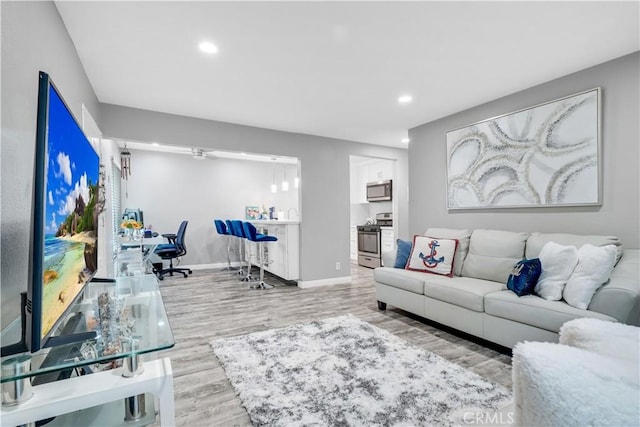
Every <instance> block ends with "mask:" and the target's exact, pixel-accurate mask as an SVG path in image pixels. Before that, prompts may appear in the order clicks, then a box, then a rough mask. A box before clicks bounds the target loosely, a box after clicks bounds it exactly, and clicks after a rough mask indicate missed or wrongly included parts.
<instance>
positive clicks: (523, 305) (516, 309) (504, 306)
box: [484, 291, 615, 332]
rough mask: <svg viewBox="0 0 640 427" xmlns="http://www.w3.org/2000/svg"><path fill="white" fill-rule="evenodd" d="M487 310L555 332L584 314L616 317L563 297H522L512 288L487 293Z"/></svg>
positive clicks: (597, 317)
mask: <svg viewBox="0 0 640 427" xmlns="http://www.w3.org/2000/svg"><path fill="white" fill-rule="evenodd" d="M484 311H485V312H486V313H487V314H489V315H491V316H496V317H501V318H503V319H509V320H513V321H515V322H520V323H524V324H527V325H531V326H535V327H538V328H542V329H546V330H547V331H552V332H559V331H560V327H561V326H562V325H563V324H564V323H565V322H568V321H569V320H573V319H578V318H581V317H593V318H596V319H602V320H611V321H615V319H614V318H613V317H610V316H607V315H606V314H601V313H597V312H594V311H588V310H580V309H579V308H575V307H571V306H570V305H569V304H567V303H565V302H562V301H547V300H545V299H543V298H540V297H538V296H535V295H525V296H523V297H518V296H517V295H516V294H514V293H513V292H511V291H500V292H493V293H490V294H487V295H486V296H485V298H484Z"/></svg>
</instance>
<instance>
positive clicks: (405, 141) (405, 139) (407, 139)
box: [401, 138, 411, 144]
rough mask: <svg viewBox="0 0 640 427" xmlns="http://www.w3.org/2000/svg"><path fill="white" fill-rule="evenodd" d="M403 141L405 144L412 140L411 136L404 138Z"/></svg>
mask: <svg viewBox="0 0 640 427" xmlns="http://www.w3.org/2000/svg"><path fill="white" fill-rule="evenodd" d="M401 141H402V142H404V143H405V144H408V143H409V141H411V140H410V139H409V138H402V140H401Z"/></svg>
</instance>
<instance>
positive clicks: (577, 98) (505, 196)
mask: <svg viewBox="0 0 640 427" xmlns="http://www.w3.org/2000/svg"><path fill="white" fill-rule="evenodd" d="M600 92H601V90H600V88H595V89H591V90H588V91H584V92H580V93H577V94H574V95H570V96H567V97H564V98H560V99H556V100H553V101H549V102H546V103H543V104H540V105H536V106H533V107H530V108H526V109H523V110H519V111H516V112H513V113H509V114H504V115H501V116H498V117H494V118H491V119H487V120H483V121H480V122H477V123H474V124H471V125H469V126H465V127H462V128H459V129H455V130H451V131H449V132H447V134H446V142H447V201H448V203H447V206H448V208H449V209H450V210H453V209H475V208H514V207H551V206H554V207H556V206H588V205H600V204H601V203H602V201H601V200H602V197H601V188H602V187H601V183H600V180H601V178H600V177H601V172H600V171H601V164H600V163H601V160H600V158H601V155H600V144H601V143H600V96H601V94H600Z"/></svg>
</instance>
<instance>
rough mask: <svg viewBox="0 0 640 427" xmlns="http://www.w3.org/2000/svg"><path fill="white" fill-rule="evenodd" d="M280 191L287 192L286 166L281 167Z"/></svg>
mask: <svg viewBox="0 0 640 427" xmlns="http://www.w3.org/2000/svg"><path fill="white" fill-rule="evenodd" d="M281 189H282V191H289V181H287V165H284V166H283V167H282V187H281Z"/></svg>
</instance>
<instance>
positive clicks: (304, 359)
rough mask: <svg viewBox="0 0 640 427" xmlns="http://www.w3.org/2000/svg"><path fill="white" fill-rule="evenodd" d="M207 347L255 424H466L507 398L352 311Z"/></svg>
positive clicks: (499, 390) (502, 390) (503, 391)
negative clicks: (210, 348) (220, 365)
mask: <svg viewBox="0 0 640 427" xmlns="http://www.w3.org/2000/svg"><path fill="white" fill-rule="evenodd" d="M211 346H212V347H213V351H214V352H215V354H216V356H218V359H220V361H221V363H222V365H223V367H224V369H225V372H226V374H227V377H228V378H229V380H230V381H231V384H232V385H233V387H234V388H235V389H236V391H237V393H238V395H239V397H240V400H241V401H242V404H243V405H244V407H245V408H246V409H247V412H248V413H249V417H250V418H251V421H252V422H253V423H254V425H270V426H271V425H274V426H300V425H314V426H316V425H320V426H374V425H378V426H425V425H464V424H465V422H464V420H465V419H468V418H470V417H471V416H470V415H469V414H470V413H474V414H475V413H478V412H483V413H487V412H493V411H495V410H497V409H499V408H501V407H503V406H505V405H506V404H508V403H509V402H510V401H511V392H510V391H509V390H507V389H506V388H504V387H503V386H501V385H499V384H494V383H491V382H489V381H487V380H485V379H484V378H482V377H480V376H479V375H477V374H475V373H473V372H470V371H468V370H466V369H464V368H462V367H460V366H458V365H455V364H453V363H451V362H448V361H447V360H445V359H443V358H441V357H440V356H437V355H435V354H433V353H431V352H428V351H425V350H423V349H421V348H417V347H414V346H412V345H411V344H409V343H407V342H406V341H404V340H402V339H400V338H398V337H396V336H394V335H393V334H391V333H389V332H387V331H384V330H382V329H380V328H377V327H375V326H372V325H370V324H369V323H366V322H363V321H361V320H360V319H358V318H357V317H354V316H352V315H350V314H349V315H346V316H340V317H334V318H330V319H326V320H322V321H318V322H311V323H304V324H296V325H293V326H290V327H287V328H283V329H272V330H268V331H263V332H257V333H252V334H248V335H242V336H237V337H232V338H224V339H219V340H215V341H212V342H211ZM465 414H467V415H465Z"/></svg>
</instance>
